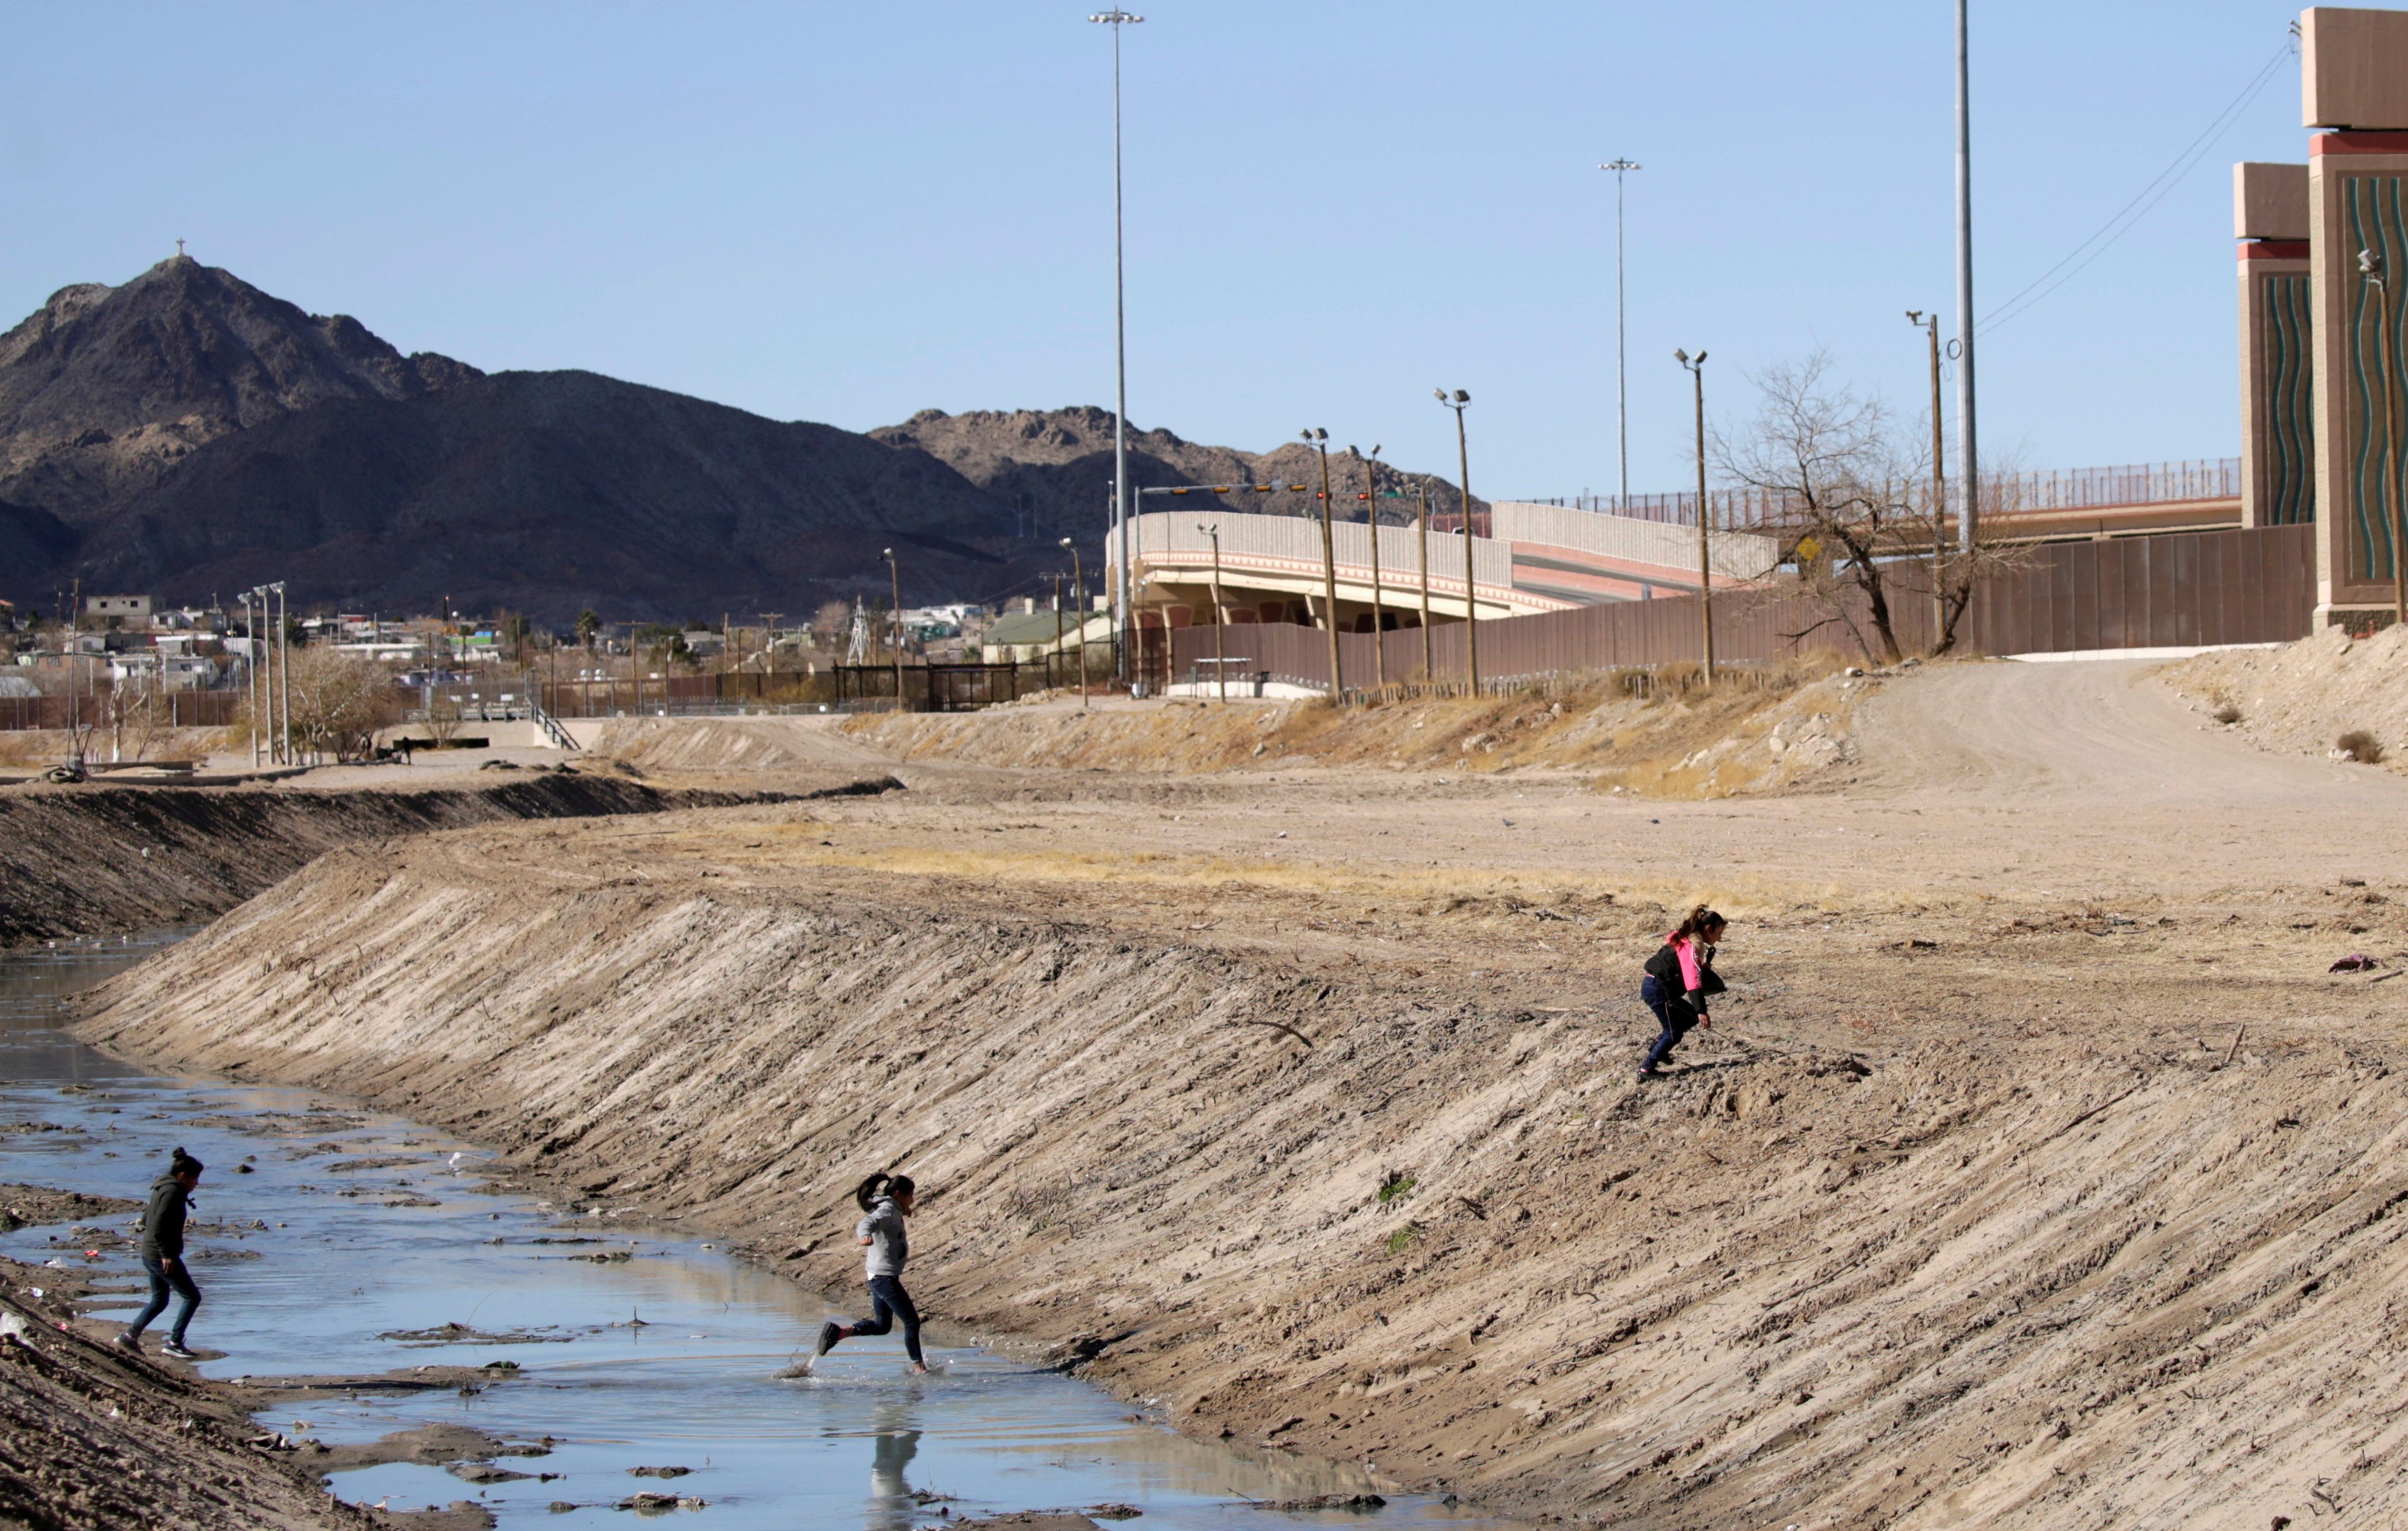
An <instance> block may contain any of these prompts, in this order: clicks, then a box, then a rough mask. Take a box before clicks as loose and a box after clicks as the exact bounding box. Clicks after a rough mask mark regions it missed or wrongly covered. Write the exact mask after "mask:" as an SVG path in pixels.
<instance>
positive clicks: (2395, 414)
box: [2358, 250, 2408, 627]
mask: <svg viewBox="0 0 2408 1531" xmlns="http://www.w3.org/2000/svg"><path fill="white" fill-rule="evenodd" d="M2358 277H2359V279H2361V280H2363V281H2364V282H2365V283H2366V285H2367V286H2369V287H2372V288H2373V289H2374V295H2375V322H2377V323H2379V324H2381V325H2382V326H2383V334H2382V336H2380V337H2379V338H2378V339H2377V340H2376V342H2375V351H2374V357H2375V365H2376V366H2378V367H2380V368H2381V369H2382V371H2383V489H2382V493H2381V494H2380V495H2379V497H2378V498H2377V499H2376V501H2375V505H2376V508H2378V509H2380V510H2382V511H2383V512H2384V518H2383V521H2384V531H2385V532H2386V533H2387V534H2389V537H2390V542H2391V620H2392V622H2393V623H2394V624H2395V625H2398V626H2402V627H2408V559H2403V558H2402V556H2401V554H2402V553H2403V552H2408V548H2403V547H2402V541H2403V536H2402V534H2403V533H2408V506H2403V505H2401V501H2400V447H2399V437H2398V436H2397V434H2396V433H2397V431H2398V428H2399V427H2398V426H2397V425H2396V424H2395V423H2394V422H2396V421H2397V420H2398V419H2399V406H2398V404H2397V403H2396V402H2395V400H2394V398H2393V396H2392V395H2393V393H2394V387H2393V384H2392V380H2391V374H2392V371H2393V365H2392V358H2391V284H2390V282H2388V281H2386V280H2385V279H2384V275H2383V256H2382V255H2381V254H2380V253H2378V252H2377V251H2375V250H2359V251H2358Z"/></svg>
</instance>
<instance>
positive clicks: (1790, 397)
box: [1720, 351, 1929, 665]
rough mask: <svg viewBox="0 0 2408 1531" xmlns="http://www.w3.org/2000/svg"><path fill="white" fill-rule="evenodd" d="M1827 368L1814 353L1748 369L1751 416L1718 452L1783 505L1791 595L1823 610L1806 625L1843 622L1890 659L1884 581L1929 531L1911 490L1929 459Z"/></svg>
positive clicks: (1869, 653)
mask: <svg viewBox="0 0 2408 1531" xmlns="http://www.w3.org/2000/svg"><path fill="white" fill-rule="evenodd" d="M1830 372H1831V361H1830V357H1829V355H1828V353H1827V352H1824V351H1816V352H1814V353H1813V355H1811V356H1809V357H1808V358H1807V359H1806V360H1805V361H1804V362H1802V363H1795V364H1792V363H1781V364H1778V365H1773V366H1771V367H1768V368H1767V369H1765V370H1764V371H1763V372H1761V373H1759V374H1757V376H1756V379H1755V380H1756V393H1757V408H1756V418H1755V419H1754V420H1753V421H1752V422H1750V423H1749V424H1748V426H1747V427H1746V429H1745V432H1744V434H1742V436H1739V437H1738V438H1737V439H1736V440H1727V441H1725V442H1724V443H1722V449H1723V450H1722V452H1721V454H1720V455H1721V456H1722V459H1723V465H1724V470H1725V472H1727V474H1729V476H1730V477H1732V478H1734V479H1738V480H1739V481H1740V482H1742V483H1744V484H1747V485H1749V486H1750V487H1752V488H1756V489H1759V490H1764V491H1768V492H1770V494H1771V495H1772V496H1774V497H1775V498H1776V499H1777V500H1778V501H1779V502H1780V503H1781V504H1782V505H1783V507H1784V510H1783V512H1782V514H1783V524H1782V526H1781V543H1782V550H1783V554H1784V557H1785V560H1786V561H1794V562H1795V563H1796V565H1797V567H1798V583H1799V587H1801V588H1799V589H1798V590H1796V591H1794V592H1790V594H1802V595H1804V596H1805V597H1806V598H1807V599H1808V600H1810V601H1812V602H1813V603H1814V604H1815V605H1816V606H1818V607H1820V608H1822V609H1823V610H1824V611H1825V612H1827V613H1828V615H1826V616H1825V617H1824V619H1823V621H1822V622H1817V623H1815V624H1814V625H1815V626H1816V627H1820V626H1828V625H1833V624H1837V625H1840V626H1844V627H1845V628H1847V629H1848V631H1849V633H1850V634H1851V635H1852V636H1854V637H1855V638H1856V644H1857V647H1859V648H1860V649H1862V650H1863V651H1864V652H1865V655H1866V657H1868V658H1873V659H1878V660H1879V661H1880V662H1881V663H1884V664H1889V665H1895V664H1897V663H1898V662H1899V659H1900V658H1901V657H1903V653H1902V651H1901V650H1900V649H1899V641H1898V631H1897V624H1896V620H1895V615H1894V613H1893V611H1892V609H1891V595H1892V590H1891V583H1890V579H1891V574H1892V571H1893V568H1894V567H1895V566H1896V560H1897V559H1898V557H1899V553H1900V552H1901V551H1903V550H1904V549H1906V548H1908V547H1910V546H1912V545H1913V541H1914V535H1915V532H1916V528H1917V526H1918V524H1920V525H1921V526H1923V527H1924V528H1925V529H1926V530H1927V531H1928V524H1929V523H1928V522H1926V521H1923V519H1922V518H1921V517H1920V516H1919V515H1918V513H1917V511H1916V508H1915V507H1914V496H1913V486H1914V484H1915V483H1916V482H1917V481H1918V479H1920V478H1921V477H1922V476H1923V474H1924V472H1925V470H1926V468H1927V467H1928V463H1927V461H1926V460H1925V459H1923V458H1922V457H1920V456H1919V455H1918V454H1917V452H1916V451H1915V448H1914V445H1913V440H1914V437H1913V435H1912V433H1900V432H1899V430H1898V429H1897V422H1896V421H1895V420H1894V419H1893V417H1892V416H1891V414H1890V412H1889V411H1888V410H1887V409H1886V408H1884V406H1883V405H1882V404H1881V402H1880V401H1879V400H1877V399H1867V398H1861V397H1858V396H1857V395H1856V393H1854V392H1852V391H1851V390H1849V389H1848V388H1846V387H1845V386H1843V385H1842V384H1839V383H1836V382H1834V381H1833V380H1832V379H1831V377H1830ZM1902 437H1903V438H1902ZM1924 545H1925V546H1927V547H1928V545H1929V542H1928V537H1926V538H1925V541H1924ZM1813 630H1814V628H1813V627H1809V628H1807V629H1806V630H1805V632H1813ZM1791 636H1792V637H1804V636H1805V633H1798V634H1793V635H1791Z"/></svg>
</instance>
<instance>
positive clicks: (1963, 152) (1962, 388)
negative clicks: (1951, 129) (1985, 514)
mask: <svg viewBox="0 0 2408 1531" xmlns="http://www.w3.org/2000/svg"><path fill="white" fill-rule="evenodd" d="M1965 5H1966V0H1957V477H1958V478H1959V479H1961V480H1963V482H1964V485H1965V509H1964V512H1963V514H1961V515H1959V516H1958V517H1957V549H1958V551H1963V552H1969V553H1970V552H1971V551H1973V536H1974V522H1975V519H1976V517H1977V515H1978V514H1979V511H1978V508H1977V507H1976V505H1975V501H1977V500H1978V499H1979V498H1980V497H1981V488H1982V472H1981V468H1982V459H1981V456H1980V454H1979V453H1978V452H1977V451H1975V450H1974V439H1973V115H1972V114H1973V88H1972V74H1971V66H1970V64H1968V49H1967V42H1966V21H1965Z"/></svg>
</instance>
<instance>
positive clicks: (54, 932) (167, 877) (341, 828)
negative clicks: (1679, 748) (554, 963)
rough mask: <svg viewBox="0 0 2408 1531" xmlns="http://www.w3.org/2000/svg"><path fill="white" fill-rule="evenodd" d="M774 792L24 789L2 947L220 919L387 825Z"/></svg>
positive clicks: (543, 783) (404, 831) (447, 823)
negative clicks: (318, 859)
mask: <svg viewBox="0 0 2408 1531" xmlns="http://www.w3.org/2000/svg"><path fill="white" fill-rule="evenodd" d="M764 795H765V794H760V793H751V792H745V793H696V792H691V791H661V790H658V789H655V788H652V787H649V786H645V785H643V784H641V783H639V782H635V781H629V780H623V779H620V778H616V777H608V776H598V775H555V774H549V773H547V774H544V775H540V776H536V777H533V778H531V779H529V780H516V781H511V782H509V783H507V784H505V785H500V786H494V787H487V788H483V789H481V790H477V791H449V792H446V791H436V792H387V791H374V792H343V793H334V792H309V791H299V790H279V789H276V788H256V789H254V788H242V789H233V790H225V789H215V788H177V787H98V786H88V787H19V788H16V789H14V790H11V791H7V792H0V949H5V948H7V947H11V946H22V945H25V944H27V943H29V942H34V941H40V940H45V939H56V938H58V937H67V936H88V935H97V934H113V933H115V932H119V931H128V930H140V929H147V928H151V927H155V926H159V925H171V924H179V923H186V922H189V921H195V920H203V919H208V918H209V917H211V916H214V915H218V914H222V913H223V912H225V911H226V910H227V909H232V908H234V907H235V906H236V904H239V903H241V902H242V901H243V900H244V899H246V898H249V897H250V896H251V894H255V893H257V892H259V891H260V890H261V889H263V888H265V887H269V886H271V885H272V884H274V883H275V882H276V881H277V880H279V879H281V878H284V877H288V876H290V875H291V874H292V873H293V872H294V871H295V870H297V869H298V868H299V867H301V866H303V865H304V864H306V863H307V862H308V861H309V860H311V859H312V858H313V857H316V856H319V855H322V854H324V853H325V852H326V851H331V850H334V849H336V848H337V847H338V846H345V845H352V844H357V843H359V842H362V841H366V840H373V839H380V838H382V837H387V836H393V835H408V834H415V833H418V832H421V831H423V830H429V829H449V828H455V827H458V826H460V825H464V824H474V823H494V822H495V821H500V820H509V819H565V818H582V817H590V816H593V815H596V814H613V813H656V812H659V811H661V810H663V809H666V808H696V807H704V806H708V805H710V804H714V803H741V802H755V801H760V800H762V798H763V796H764ZM767 795H769V796H770V797H771V798H772V799H773V800H774V797H775V795H776V794H767Z"/></svg>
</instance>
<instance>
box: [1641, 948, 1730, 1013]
mask: <svg viewBox="0 0 2408 1531" xmlns="http://www.w3.org/2000/svg"><path fill="white" fill-rule="evenodd" d="M1641 971H1642V972H1644V973H1645V974H1646V975H1647V976H1648V977H1649V978H1652V979H1654V980H1656V982H1658V983H1660V984H1662V985H1663V986H1664V992H1665V993H1666V994H1686V993H1687V992H1688V991H1687V989H1686V988H1685V987H1684V985H1683V984H1682V982H1681V953H1680V952H1677V951H1675V950H1674V949H1673V946H1672V943H1671V942H1670V941H1666V942H1665V943H1664V944H1663V945H1662V946H1659V947H1657V948H1656V954H1655V955H1654V956H1652V957H1650V958H1648V959H1647V966H1645V967H1644V968H1642V969H1641ZM1728 987H1729V985H1727V984H1726V983H1725V982H1723V980H1722V977H1721V975H1720V974H1718V973H1716V972H1715V971H1714V957H1713V948H1711V947H1699V949H1698V996H1699V998H1700V999H1702V998H1705V997H1706V996H1708V995H1710V994H1722V993H1724V992H1725V991H1726V990H1727V989H1728Z"/></svg>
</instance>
